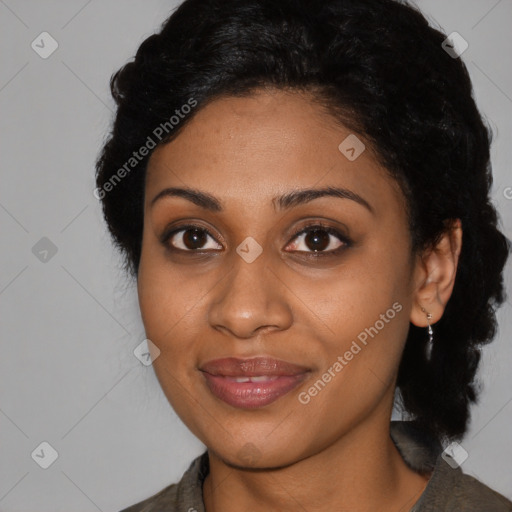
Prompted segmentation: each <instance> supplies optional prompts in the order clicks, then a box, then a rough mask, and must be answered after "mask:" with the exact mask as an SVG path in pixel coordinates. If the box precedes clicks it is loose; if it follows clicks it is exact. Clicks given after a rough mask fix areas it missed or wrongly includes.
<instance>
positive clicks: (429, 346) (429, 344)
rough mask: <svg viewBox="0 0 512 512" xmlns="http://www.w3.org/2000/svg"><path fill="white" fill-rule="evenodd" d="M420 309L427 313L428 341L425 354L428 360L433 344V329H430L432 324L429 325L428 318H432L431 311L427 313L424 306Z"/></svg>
mask: <svg viewBox="0 0 512 512" xmlns="http://www.w3.org/2000/svg"><path fill="white" fill-rule="evenodd" d="M421 310H422V311H423V312H424V313H425V314H426V315H427V325H428V327H427V331H428V343H427V345H426V347H425V353H426V356H427V360H428V361H430V357H431V355H432V346H433V345H434V331H433V330H432V326H431V325H430V320H431V319H432V313H427V311H426V310H425V308H423V307H422V308H421Z"/></svg>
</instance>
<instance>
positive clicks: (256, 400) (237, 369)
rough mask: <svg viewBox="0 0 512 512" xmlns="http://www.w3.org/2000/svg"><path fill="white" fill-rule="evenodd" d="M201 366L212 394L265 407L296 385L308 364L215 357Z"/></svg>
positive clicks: (239, 403) (237, 403) (238, 403)
mask: <svg viewBox="0 0 512 512" xmlns="http://www.w3.org/2000/svg"><path fill="white" fill-rule="evenodd" d="M199 370H200V371H201V372H202V373H203V375H204V378H205V380H206V384H207V386H208V388H209V389H210V391H211V392H212V394H213V395H215V396H216V397H217V398H219V399H220V400H222V401H223V402H225V403H227V404H229V405H231V406H233V407H238V408H242V409H255V408H258V407H264V406H265V405H269V404H271V403H272V402H275V401H276V400H277V399H279V398H281V397H282V396H284V395H286V394H287V393H289V392H290V391H292V390H293V389H295V388H296V387H297V386H298V385H299V384H300V383H301V382H302V381H303V380H304V379H305V378H306V377H307V375H308V373H309V372H310V369H309V368H306V367H304V366H299V365H296V364H293V363H289V362H287V361H282V360H280V359H274V358H271V357H253V358H250V359H240V358H236V357H228V358H224V359H214V360H211V361H208V362H206V363H205V364H203V365H202V366H201V367H200V368H199Z"/></svg>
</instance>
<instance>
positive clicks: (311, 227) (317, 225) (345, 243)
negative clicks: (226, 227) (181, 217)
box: [160, 221, 352, 258]
mask: <svg viewBox="0 0 512 512" xmlns="http://www.w3.org/2000/svg"><path fill="white" fill-rule="evenodd" d="M189 229H199V230H201V231H203V232H204V233H206V235H207V236H209V237H210V238H212V239H213V240H215V242H216V243H219V242H217V240H216V239H215V237H214V236H213V235H212V234H211V233H210V232H209V231H208V230H207V229H206V228H204V227H203V226H200V225H198V224H186V225H183V226H179V227H176V228H174V229H173V230H172V231H170V232H166V233H164V234H163V236H162V237H161V239H160V241H161V243H162V244H164V245H165V246H166V247H167V249H169V250H170V251H172V252H181V253H190V254H191V255H192V254H205V253H206V252H209V251H211V249H208V250H206V251H204V250H201V249H196V250H194V249H189V250H185V249H179V248H176V247H173V246H172V245H171V244H170V243H169V242H170V240H171V239H172V237H173V236H174V235H176V234H177V233H181V232H185V231H187V230H189ZM315 230H318V231H324V232H326V233H328V234H329V235H332V236H334V237H336V238H337V239H338V240H339V241H340V242H342V245H340V246H339V247H337V248H336V249H331V250H330V251H292V252H297V253H300V254H302V255H304V254H307V255H308V257H313V258H318V257H329V256H338V255H339V253H341V252H342V251H344V250H345V249H347V248H349V247H351V246H352V241H351V240H350V239H349V238H348V237H347V236H345V235H344V234H342V233H340V232H339V231H338V230H337V229H335V228H333V227H331V226H328V225H326V224H323V223H322V222H321V221H312V222H310V223H308V224H306V225H305V226H303V227H302V228H301V229H300V230H298V231H296V232H295V233H294V234H293V236H292V237H291V238H290V240H289V242H288V243H287V244H286V245H289V244H290V243H291V242H292V241H293V240H295V239H296V238H298V237H299V236H301V235H303V234H307V233H309V232H311V231H315Z"/></svg>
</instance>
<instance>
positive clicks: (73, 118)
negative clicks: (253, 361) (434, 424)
mask: <svg viewBox="0 0 512 512" xmlns="http://www.w3.org/2000/svg"><path fill="white" fill-rule="evenodd" d="M175 5H176V2H173V1H163V0H147V1H144V2H143V1H138V2H136V1H133V0H130V1H126V0H125V1H121V0H108V1H102V2H100V1H99V0H90V1H85V0H80V1H66V2H64V1H55V0H54V1H49V0H47V1H45V2H41V1H35V0H30V1H29V0H25V1H21V0H0V34H1V36H0V37H1V39H2V66H1V70H0V108H1V116H0V123H1V125H0V133H1V137H0V145H1V146H0V147H1V155H2V160H1V163H2V187H1V189H0V224H1V229H2V239H3V240H4V242H3V243H2V247H3V250H2V253H1V254H2V264H1V268H2V272H1V276H0V307H1V315H2V317H1V318H2V321H1V335H2V345H1V348H2V350H1V357H0V378H1V385H0V436H1V445H0V446H1V456H0V511H9V512H21V511H32V512H33V511H34V510H38V511H39V512H50V511H51V512H61V511H62V512H64V511H66V512H67V511H69V510H73V511H74V512H79V511H95V510H100V511H104V512H110V511H117V510H119V509H120V508H122V507H125V506H127V505H129V504H132V503H134V502H136V501H139V500H141V499H143V498H145V497H147V496H149V495H151V494H153V493H155V492H157V491H159V490H160V489H162V488H163V487H164V486H166V485H168V484H169V483H171V482H172V481H176V480H177V479H179V477H180V476H181V475H182V473H183V471H184V470H185V469H186V467H187V466H188V464H189V463H190V461H191V460H192V459H193V458H194V457H195V456H197V455H198V454H199V453H201V452H202V449H203V447H202V445H201V443H199V442H198V441H197V440H196V439H195V438H194V437H193V436H192V435H191V434H190V433H188V431H187V429H186V428H185V427H184V426H183V424H182V423H181V421H180V420H179V419H178V418H177V417H176V415H175V414H174V413H173V411H172V410H171V408H170V406H169V405H168V403H167V401H166V399H165V397H164V395H163V393H162V391H161V390H160V388H159V385H158V382H157V381H156V377H155V375H154V372H153V369H152V367H151V366H149V367H145V366H143V365H142V364H141V363H140V362H139V361H138V360H137V359H136V358H135V357H134V355H133V350H134V348H135V347H136V346H137V345H138V344H139V343H140V342H141V341H142V340H143V339H144V338H145V336H144V331H143V327H142V323H141V320H140V315H139V312H138V307H137V298H136V292H135V287H134V284H133V283H130V281H129V280H128V279H127V278H126V277H125V276H123V274H122V272H121V271H120V267H119V258H118V255H117V254H116V253H115V252H114V250H113V249H112V247H111V245H110V240H109V237H108V235H107V233H106V230H105V227H104V225H103V222H102V218H101V213H100V207H99V203H98V201H97V200H96V199H95V198H94V196H93V194H92V191H93V189H94V161H95V158H96V156H97V153H98V151H99V148H100V146H101V143H102V141H103V140H104V137H105V136H106V133H107V130H108V128H109V123H110V120H111V116H112V110H113V107H114V105H113V101H112V99H111V98H110V94H109V90H108V80H109V78H110V76H111V74H112V73H113V72H114V71H115V70H117V69H118V68H119V67H120V66H121V65H122V64H123V63H125V62H126V61H127V60H128V59H130V58H131V57H132V56H133V55H134V53H135V51H136V49H137V47H138V45H139V44H140V43H141V42H142V41H143V39H144V38H146V37H147V36H149V35H150V34H151V33H153V32H154V31H155V30H157V28H158V26H159V24H160V23H161V22H162V21H163V20H164V19H165V18H166V17H167V15H168V13H169V12H170V11H171V9H172V8H173V7H174V6H175ZM419 5H420V7H421V8H422V9H423V10H424V12H426V13H428V15H429V16H430V17H431V18H432V19H435V20H437V22H438V23H439V25H440V26H441V27H443V28H444V29H445V31H446V32H447V33H450V32H452V31H457V32H459V33H460V34H462V35H463V37H464V38H465V39H466V40H467V41H468V42H469V49H468V50H467V51H466V52H465V53H464V55H463V59H464V60H465V62H466V63H467V65H468V68H469V71H470V73H471V76H472V79H473V83H474V86H475V92H476V97H477V102H478V104H479V106H480V108H481V110H482V111H483V112H484V114H485V116H486V117H487V118H488V120H489V122H490V123H491V125H492V126H493V128H494V130H495V139H494V144H493V148H492V155H493V161H494V170H495V184H494V190H493V198H494V201H495V203H496V205H497V206H498V209H499V211H500V213H501V216H502V225H503V229H504V232H505V233H506V235H507V236H508V237H509V238H512V188H508V187H512V175H511V173H510V169H511V153H512V144H511V133H512V122H511V120H512V116H511V113H512V99H511V97H512V73H511V70H510V64H509V63H510V55H511V54H512V44H511V43H512V38H511V35H510V31H509V27H510V23H511V21H512V0H501V1H496V0H478V1H477V0H471V1H468V0H455V1H450V2H446V1H445V0H420V1H419ZM43 31H47V32H49V33H50V34H51V35H52V36H53V37H54V38H55V39H56V40H57V42H58V44H59V47H58V49H57V51H55V53H53V54H52V55H51V56H50V57H49V58H47V59H42V58H41V57H39V55H37V54H36V53H35V51H33V50H32V48H31V42H32V41H33V40H34V39H36V37H37V36H38V35H39V34H40V33H41V32H43ZM440 51H442V50H440ZM43 237H46V238H48V239H49V240H51V242H52V243H53V244H54V245H55V246H56V248H57V252H56V254H54V255H53V256H52V253H51V252H50V253H49V254H48V255H47V256H46V260H47V261H41V260H40V258H41V257H42V254H39V258H38V257H36V255H35V254H34V253H33V247H34V246H35V245H36V244H37V243H38V242H39V243H40V244H43V245H44V244H48V241H47V240H44V241H42V242H40V240H41V238H43ZM36 247H39V246H36ZM35 252H36V253H37V251H35ZM510 283H511V272H510V265H509V267H508V269H507V287H508V289H509V290H510V289H511V287H510ZM510 313H511V305H510V301H509V302H508V303H507V304H506V305H505V306H504V307H503V308H502V309H501V311H500V314H499V320H500V332H499V338H498V339H497V341H496V342H494V343H493V344H491V345H490V346H488V347H486V349H485V351H484V358H483V366H482V371H481V372H480V377H481V381H482V384H483V386H484V392H483V393H482V398H481V403H480V405H479V406H477V407H475V408H474V411H473V421H472V425H471V428H470V431H469V433H468V435H467V436H466V438H465V439H464V440H463V442H462V443H461V444H462V446H463V447H464V448H465V450H466V451H467V452H468V454H469V457H468V459H467V460H466V461H465V462H464V463H463V466H462V467H463V469H464V471H465V472H467V473H470V474H473V475H475V476H476V477H478V478H479V479H481V480H482V481H484V482H485V483H487V484H488V485H491V486H492V487H494V488H495V489H497V490H499V491H500V492H502V493H503V494H505V495H506V496H508V497H509V498H512V441H511V428H510V426H511V425H512V387H511V376H510V370H509V368H510V366H511V362H512V345H511V344H510V343H509V340H510V337H511V333H512V323H511V318H512V316H511V315H510ZM42 441H47V442H48V443H50V444H51V445H52V446H53V447H54V448H55V449H56V450H57V452H58V454H59V457H58V458H57V460H56V461H55V462H54V463H53V465H51V466H50V467H49V468H48V469H46V470H44V469H42V468H41V467H39V465H37V464H36V463H35V462H34V460H33V459H32V458H31V453H32V452H33V451H34V449H36V447H38V446H39V444H40V443H41V442H42ZM47 453H48V452H47Z"/></svg>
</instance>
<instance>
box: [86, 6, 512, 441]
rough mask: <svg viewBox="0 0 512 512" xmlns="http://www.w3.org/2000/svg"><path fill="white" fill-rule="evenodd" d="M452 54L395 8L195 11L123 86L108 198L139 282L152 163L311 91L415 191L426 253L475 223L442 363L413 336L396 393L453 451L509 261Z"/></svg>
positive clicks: (174, 20)
mask: <svg viewBox="0 0 512 512" xmlns="http://www.w3.org/2000/svg"><path fill="white" fill-rule="evenodd" d="M445 39H446V35H445V34H443V33H442V32H441V31H440V30H438V29H436V28H433V27H431V26H429V23H428V21H427V20H426V18H425V17H424V16H423V15H422V14H421V12H419V11H418V10H417V8H416V7H414V6H412V5H408V4H407V3H405V2H399V1H396V0H279V1H276V0H186V1H185V2H183V3H182V4H181V5H180V6H179V7H178V8H177V10H176V11H175V12H174V13H173V14H172V15H171V16H170V17H169V18H168V19H167V20H166V21H165V22H164V24H163V25H162V27H161V30H160V32H159V33H157V34H154V35H151V36H150V37H148V38H147V39H146V40H145V41H144V42H143V43H142V44H141V45H140V47H139V49H138V51H137V54H136V56H135V59H134V60H133V61H131V62H129V63H127V64H126V65H125V66H123V67H122V68H121V69H119V70H118V71H117V72H116V73H115V74H114V75H113V76H112V78H111V82H110V86H111V91H112V95H113V97H114V99H115V101H116V104H117V113H116V117H115V120H114V124H113V129H112V132H111V133H110V136H109V139H108V141H107V142H106V144H105V146H104V147H103V149H102V152H101V154H100V156H99V158H98V161H97V166H96V185H97V189H96V191H95V195H96V196H97V197H98V198H99V199H101V201H102V206H103V213H104V217H105V220H106V222H107V225H108V228H109V230H110V233H111V235H112V238H113V241H114V244H115V245H116V247H117V248H118V249H119V250H120V252H121V254H122V255H123V265H124V269H125V271H127V272H128V273H129V274H130V275H131V276H133V277H137V275H138V265H139V261H140V255H141V243H142V229H143V202H144V185H145V170H146V164H147V161H148V159H149V157H150V156H151V152H152V149H154V147H155V146H157V145H159V144H164V143H166V142H169V141H170V140H172V139H173V137H175V136H176V135H177V134H178V133H179V132H180V131H181V130H182V129H183V127H184V126H186V124H187V122H188V121H189V120H190V119H191V118H192V117H193V115H194V114H195V112H197V111H198V109H200V108H201V107H203V106H205V105H206V104H207V103H208V102H210V101H212V100H214V99H215V98H218V97H220V96H226V95H227V96H229V95H231V96H243V95H249V94H251V93H252V92H254V91H256V90H257V89H258V88H269V87H271V88H278V89H291V90H300V91H308V92H311V93H312V95H313V97H314V98H315V100H318V102H319V103H320V104H322V105H323V106H324V107H325V108H326V109H327V110H328V112H329V113H330V114H331V115H332V116H334V117H335V118H336V119H337V120H338V121H339V122H340V123H341V124H343V125H345V126H347V127H348V128H350V129H352V130H354V131H355V132H356V133H359V134H361V135H362V136H364V138H365V140H368V141H370V144H371V145H372V147H373V148H374V150H375V152H376V154H377V157H378V158H379V160H380V161H381V162H382V163H383V164H384V166H385V168H386V169H387V170H388V171H389V173H390V175H391V176H393V177H394V179H396V181H397V182H398V183H399V185H400V186H401V189H402V191H403V194H404V197H405V198H406V202H407V209H408V212H407V214H408V218H409V223H410V232H411V239H412V243H413V251H414V252H415V253H417V252H418V251H424V250H426V249H428V248H429V247H432V246H433V245H434V244H435V243H436V242H437V241H438V240H439V238H440V236H441V235H442V234H443V233H445V232H446V230H447V229H449V225H450V222H451V221H452V220H453V219H460V220H461V223H462V229H463V244H462V252H461V254H460V260H459V266H458V270H457V276H456V281H455V286H454V290H453V294H452V297H451V299H450V300H449V302H448V304H447V307H446V310H445V313H444V315H443V317H442V318H441V320H439V322H437V323H436V325H435V344H434V348H433V351H432V355H431V358H430V360H429V359H427V358H426V356H425V345H426V342H427V335H426V332H425V331H426V330H425V329H420V328H418V327H415V326H414V325H412V324H411V326H410V330H409V334H408V339H407V342H406V346H405V350H404V353H403V356H402V360H401V363H400V368H399V372H398V378H397V388H398V391H399V395H400V397H401V403H402V405H403V408H404V409H405V411H406V412H407V413H408V414H409V415H410V416H411V417H412V418H413V419H414V421H415V422H416V423H417V424H418V426H419V427H420V428H422V429H423V430H425V431H427V432H429V433H431V434H432V435H433V436H434V437H436V438H437V439H438V440H447V439H448V440H449V439H460V438H461V437H462V435H463V434H464V433H465V431H466V428H467V424H468V420H469V409H470V405H471V403H473V402H475V401H476V399H477V387H476V385H475V373H476V370H477V367H478V363H479V359H480V350H479V348H480V347H481V346H482V345H483V344H485V343H488V342H489V341H491V340H492V339H493V337H494V336H495V333H496V327H497V323H496V315H495V310H496V308H497V307H498V306H499V305H500V304H501V303H502V302H503V301H504V300H505V293H504V288H503V277H502V272H503V267H504V265H505V262H506V259H507V257H508V253H509V247H510V246H509V242H508V240H507V239H506V238H505V237H504V236H503V234H502V233H501V232H500V231H499V230H498V227H497V223H498V218H497V213H496V210H495V208H494V207H493V205H492V204H491V202H490V199H489V191H490V187H491V184H492V174H491V167H490V163H489V147H490V142H491V133H490V130H489V129H488V128H487V127H486V125H485V123H484V122H483V120H482V117H481V115H480V113H479V111H478V109H477V107H476V105H475V102H474V99H473V92H472V85H471V81H470V78H469V74H468V72H467V69H466V67H465V65H464V64H463V62H462V61H461V59H460V58H454V56H452V55H450V54H448V53H447V52H446V51H445V50H444V49H443V47H442V43H443V41H444V40H445ZM185 107H186V108H185ZM164 132H165V134H164ZM127 163H129V164H128V165H127Z"/></svg>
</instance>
